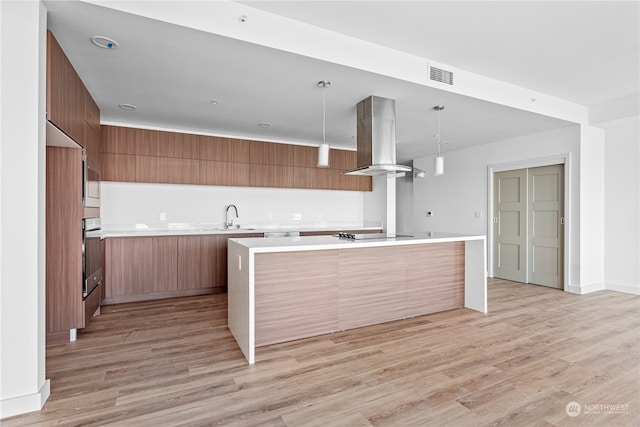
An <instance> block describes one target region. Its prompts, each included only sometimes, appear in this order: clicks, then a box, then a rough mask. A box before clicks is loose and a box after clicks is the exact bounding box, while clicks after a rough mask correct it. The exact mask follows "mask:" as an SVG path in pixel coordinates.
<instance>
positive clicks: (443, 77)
mask: <svg viewBox="0 0 640 427" xmlns="http://www.w3.org/2000/svg"><path fill="white" fill-rule="evenodd" d="M430 70H431V80H434V81H436V82H440V83H445V84H448V85H453V73H452V72H451V71H447V70H442V69H440V68H436V67H430Z"/></svg>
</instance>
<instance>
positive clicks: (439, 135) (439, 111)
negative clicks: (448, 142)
mask: <svg viewBox="0 0 640 427" xmlns="http://www.w3.org/2000/svg"><path fill="white" fill-rule="evenodd" d="M441 112H442V110H438V157H440V137H441V134H440V113H441Z"/></svg>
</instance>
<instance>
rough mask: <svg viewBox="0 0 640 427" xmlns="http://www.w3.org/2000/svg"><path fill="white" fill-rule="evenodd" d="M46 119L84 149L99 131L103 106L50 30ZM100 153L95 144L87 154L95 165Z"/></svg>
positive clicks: (93, 140)
mask: <svg viewBox="0 0 640 427" xmlns="http://www.w3.org/2000/svg"><path fill="white" fill-rule="evenodd" d="M47 120H49V121H50V122H51V123H53V124H54V125H56V126H57V127H58V128H59V129H60V130H62V131H63V132H64V133H66V134H67V136H69V137H70V138H71V139H73V140H74V141H75V142H77V143H78V144H79V145H81V146H82V147H85V148H87V144H89V143H94V142H96V141H97V140H96V138H95V135H99V134H100V109H99V108H98V106H97V105H96V103H95V101H94V100H93V98H92V97H91V95H90V94H89V91H88V90H87V88H86V87H85V85H84V83H82V80H81V79H80V77H79V76H78V73H76V70H74V69H73V66H72V65H71V62H69V59H68V58H67V56H66V55H65V53H64V51H63V50H62V48H61V47H60V45H59V44H58V42H57V40H56V38H55V37H54V36H53V33H52V32H51V31H47ZM87 127H89V128H90V129H91V130H93V132H94V133H91V132H90V131H89V130H88V129H87ZM98 153H99V150H97V149H96V147H92V148H91V152H90V153H87V155H88V156H90V158H91V159H92V160H93V161H94V162H95V165H96V166H97V165H99V163H100V159H99V158H98ZM91 154H93V155H91Z"/></svg>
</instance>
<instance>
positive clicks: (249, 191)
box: [100, 182, 364, 228]
mask: <svg viewBox="0 0 640 427" xmlns="http://www.w3.org/2000/svg"><path fill="white" fill-rule="evenodd" d="M363 194H364V193H363V192H361V191H330V190H303V189H282V188H250V187H221V186H209V185H173V184H142V183H122V182H103V183H102V184H101V209H100V216H101V217H102V223H103V224H104V225H105V228H109V227H112V228H117V227H115V226H114V225H115V224H136V223H144V224H149V223H151V224H154V223H160V222H162V221H160V213H161V212H164V213H165V214H166V220H165V221H164V222H196V223H223V222H224V220H225V209H226V207H227V205H229V204H234V205H236V206H237V207H238V213H239V215H240V224H243V225H250V224H253V225H255V224H259V225H261V224H278V225H290V224H313V225H321V224H324V225H330V224H345V225H348V224H353V225H363V198H364V196H363ZM293 213H299V214H301V216H302V219H301V220H300V221H294V220H293V219H292V214H293Z"/></svg>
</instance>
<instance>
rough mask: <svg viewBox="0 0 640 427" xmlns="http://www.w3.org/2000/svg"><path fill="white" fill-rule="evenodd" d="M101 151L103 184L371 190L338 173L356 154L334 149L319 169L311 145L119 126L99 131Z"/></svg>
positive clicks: (365, 183) (366, 181) (364, 179)
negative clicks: (149, 183) (150, 183)
mask: <svg viewBox="0 0 640 427" xmlns="http://www.w3.org/2000/svg"><path fill="white" fill-rule="evenodd" d="M100 146H101V151H102V179H103V180H104V181H129V182H159V183H173V184H203V185H225V186H243V187H275V188H309V189H323V190H351V191H371V178H370V177H366V176H365V177H362V176H346V175H342V174H341V173H340V172H341V171H342V170H344V169H352V168H355V167H356V153H355V152H354V151H346V150H336V149H333V150H331V154H330V156H331V157H330V168H318V167H317V161H318V148H317V147H313V146H299V145H292V144H276V143H270V142H262V141H249V140H244V139H233V138H222V137H216V136H204V135H192V134H182V133H176V132H163V131H155V130H147V129H136V128H127V127H118V126H102V127H101V143H100ZM196 159H198V160H196Z"/></svg>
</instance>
